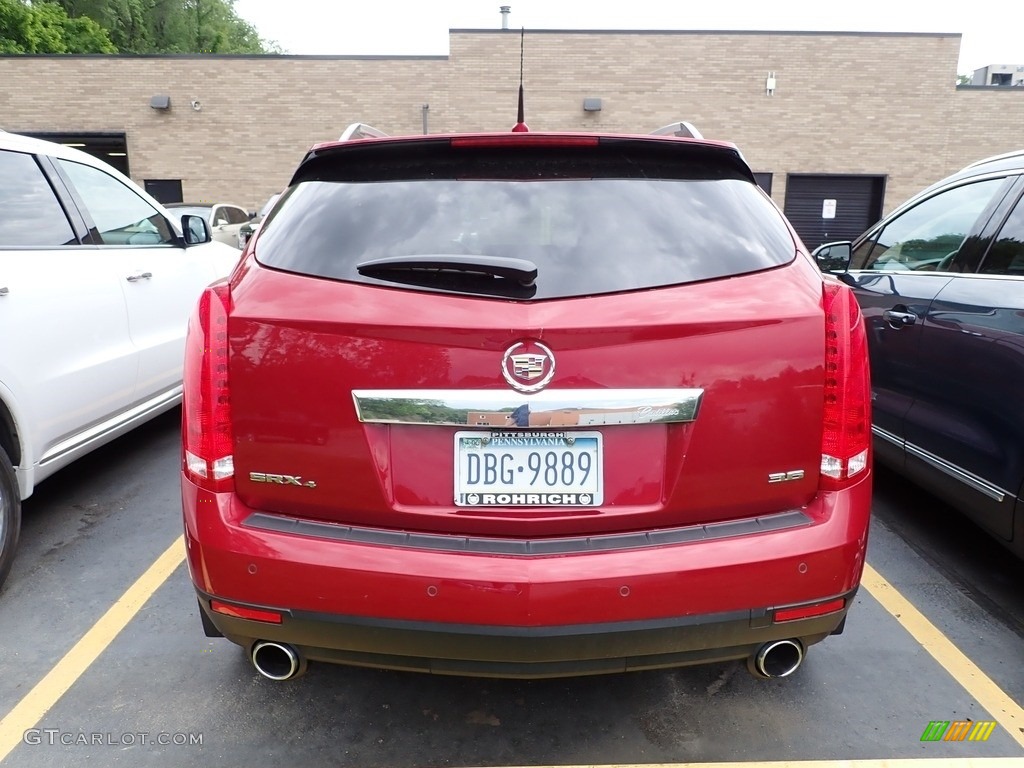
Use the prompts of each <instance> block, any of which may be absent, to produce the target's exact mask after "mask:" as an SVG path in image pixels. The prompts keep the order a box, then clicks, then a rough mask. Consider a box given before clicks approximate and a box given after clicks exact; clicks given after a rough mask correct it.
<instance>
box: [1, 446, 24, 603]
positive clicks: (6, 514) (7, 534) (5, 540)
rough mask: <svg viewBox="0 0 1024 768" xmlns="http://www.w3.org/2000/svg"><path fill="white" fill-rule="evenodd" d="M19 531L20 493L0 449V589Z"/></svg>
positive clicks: (9, 565) (5, 455)
mask: <svg viewBox="0 0 1024 768" xmlns="http://www.w3.org/2000/svg"><path fill="white" fill-rule="evenodd" d="M20 531H21V493H20V492H19V490H18V479H17V478H16V477H15V476H14V467H13V466H11V460H10V459H9V458H7V453H6V452H5V451H4V450H3V449H2V448H0V589H3V585H4V580H5V579H6V578H7V574H8V573H9V572H10V570H11V564H12V563H13V562H14V551H15V550H16V549H17V548H18V533H19V532H20Z"/></svg>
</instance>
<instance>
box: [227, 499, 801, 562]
mask: <svg viewBox="0 0 1024 768" xmlns="http://www.w3.org/2000/svg"><path fill="white" fill-rule="evenodd" d="M812 523H813V520H811V518H810V516H808V515H807V514H806V513H804V512H801V511H800V510H796V509H794V510H789V511H787V512H778V513H776V514H772V515H763V516H762V517H752V518H747V519H743V520H725V521H722V522H720V523H707V524H706V525H688V526H685V527H683V528H669V529H665V530H658V531H646V532H640V533H609V534H601V535H594V536H572V537H566V538H559V539H499V538H494V539H490V538H485V537H482V536H453V535H451V534H438V533H408V532H406V531H388V530H382V529H378V528H359V527H356V526H352V525H343V524H339V523H323V522H319V521H316V520H297V519H296V518H294V517H286V516H284V515H277V514H269V513H267V512H253V513H252V514H251V515H249V517H247V518H246V519H245V520H244V521H243V522H242V525H243V526H245V527H246V528H255V529H258V530H261V531H273V532H276V533H291V534H295V535H298V536H311V537H314V538H319V539H331V540H333V541H345V542H349V543H352V544H377V545H380V546H385V547H407V548H410V549H430V550H434V551H438V552H471V553H474V554H482V555H523V556H534V557H537V556H543V555H568V554H573V553H578V552H613V551H617V550H623V549H638V548H641V547H660V546H665V545H669V544H685V543H687V542H690V541H709V540H711V539H727V538H731V537H733V536H748V535H750V534H753V533H767V532H769V531H781V530H785V529H789V528H803V527H805V526H808V525H811V524H812Z"/></svg>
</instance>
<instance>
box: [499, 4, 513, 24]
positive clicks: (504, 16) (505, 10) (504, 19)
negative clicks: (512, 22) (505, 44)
mask: <svg viewBox="0 0 1024 768" xmlns="http://www.w3.org/2000/svg"><path fill="white" fill-rule="evenodd" d="M510 13H512V6H511V5H503V6H501V28H502V29H508V15H509V14H510Z"/></svg>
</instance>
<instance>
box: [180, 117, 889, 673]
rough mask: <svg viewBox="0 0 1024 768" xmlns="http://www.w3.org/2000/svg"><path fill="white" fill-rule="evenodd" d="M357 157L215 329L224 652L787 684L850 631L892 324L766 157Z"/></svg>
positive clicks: (435, 140) (568, 143)
mask: <svg viewBox="0 0 1024 768" xmlns="http://www.w3.org/2000/svg"><path fill="white" fill-rule="evenodd" d="M349 135H354V136H366V138H354V139H348V138H346V139H345V140H340V141H337V142H332V143H325V144H320V145H317V146H315V147H313V148H312V149H311V150H310V151H309V152H308V153H307V155H306V156H305V158H304V159H303V160H302V163H301V164H300V165H299V167H298V169H297V170H296V172H295V175H294V177H293V178H292V180H291V183H290V184H289V186H288V188H287V190H286V191H285V192H284V193H283V195H282V196H281V199H280V200H279V201H278V204H277V205H276V206H275V208H274V210H273V212H272V213H271V214H270V215H269V216H268V217H267V219H265V220H264V222H263V223H262V225H261V227H260V229H259V231H258V233H257V234H256V236H255V237H254V238H253V240H252V241H251V242H250V243H249V244H248V245H247V247H246V249H245V251H244V253H243V256H242V259H241V261H240V263H239V265H238V266H237V268H236V269H235V271H234V273H233V275H232V276H231V277H230V279H229V280H228V281H226V282H222V283H220V284H217V285H214V286H213V287H211V288H209V289H208V290H207V291H206V293H205V294H204V295H203V296H202V298H201V300H200V301H199V303H198V305H197V307H196V309H195V311H194V313H193V315H192V318H191V321H190V325H189V335H188V347H187V352H186V361H185V381H184V403H183V418H184V423H183V460H182V492H183V493H182V495H183V506H184V524H185V531H186V541H187V545H188V563H189V568H190V572H191V576H192V579H193V582H194V584H195V587H196V590H197V593H198V597H199V603H200V606H201V616H202V619H203V626H204V629H205V630H206V633H207V635H209V636H224V637H226V638H228V639H229V640H231V641H233V642H235V643H237V644H239V645H241V646H243V648H244V649H245V651H246V653H247V654H248V656H249V658H250V659H251V661H252V663H253V664H254V665H255V667H256V668H257V669H258V670H259V672H260V673H261V674H263V675H264V676H266V677H268V678H272V679H276V680H284V679H287V678H290V677H293V676H295V675H297V674H300V673H301V672H303V671H304V670H305V669H306V665H307V662H308V661H309V660H315V661H325V662H335V663H343V664H354V665H363V666H373V667H383V668H391V669H406V670H418V671H426V672H434V673H447V674H465V675H482V676H498V677H550V676H561V675H579V674H595V673H604V672H621V671H626V670H635V669H649V668H656V667H671V666H680V665H686V664H695V663H708V662H717V663H721V662H725V661H728V660H745V661H746V663H747V666H748V667H749V668H750V670H751V671H752V672H754V673H755V674H757V675H760V676H765V677H782V676H786V675H789V674H790V673H792V672H793V671H794V670H796V669H797V668H798V667H799V666H800V664H801V662H802V661H803V659H804V656H805V653H806V650H807V648H808V646H810V645H812V644H813V643H816V642H819V641H821V640H823V639H825V638H826V637H828V636H829V635H830V634H836V633H838V632H840V631H841V630H842V627H843V624H844V622H845V618H846V613H847V610H848V609H849V607H850V604H851V600H852V597H853V595H854V593H855V591H856V589H857V586H858V584H859V581H860V576H861V570H862V568H863V565H864V553H865V547H866V544H867V533H868V520H869V510H870V503H871V430H870V397H869V391H870V390H869V380H868V379H869V377H868V363H867V355H866V343H865V333H864V323H863V321H862V318H861V314H860V311H859V309H858V305H857V302H856V301H855V299H854V297H853V294H852V293H851V291H850V289H849V288H848V287H846V286H845V285H844V284H842V283H841V282H839V281H838V280H836V279H834V278H832V277H830V276H826V275H822V274H821V272H820V271H819V270H818V268H817V267H816V265H815V264H814V262H813V261H812V260H811V259H810V257H809V256H808V255H807V253H806V251H805V248H804V246H803V245H802V244H801V242H800V240H799V238H798V237H797V236H796V235H795V234H794V232H793V230H792V228H791V227H790V226H789V224H788V223H787V221H786V220H785V218H784V217H783V215H782V214H781V213H780V212H779V210H778V208H777V207H776V206H775V205H774V204H773V203H772V202H771V200H770V199H769V198H768V197H767V196H766V195H765V194H764V193H763V192H762V191H761V190H760V189H759V188H758V187H757V185H756V184H755V181H754V177H753V174H752V173H751V170H750V168H749V167H748V165H747V164H746V162H745V161H744V159H743V157H742V155H741V153H740V152H739V151H738V150H737V148H736V147H735V146H733V145H731V144H727V143H723V142H716V141H708V140H704V139H701V138H699V137H698V138H693V137H679V136H676V135H648V136H641V135H603V134H602V135H595V134H582V133H580V134H577V133H562V134H559V133H531V132H521V131H520V132H517V131H513V132H509V133H496V134H464V135H426V136H407V137H385V136H383V135H379V134H377V133H376V132H374V131H369V130H367V131H363V132H355V133H350V134H349ZM698 136H699V135H698Z"/></svg>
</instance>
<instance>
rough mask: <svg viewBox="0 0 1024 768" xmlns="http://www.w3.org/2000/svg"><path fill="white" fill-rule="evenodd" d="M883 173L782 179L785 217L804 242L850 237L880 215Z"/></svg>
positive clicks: (815, 243)
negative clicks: (784, 194) (783, 183)
mask: <svg viewBox="0 0 1024 768" xmlns="http://www.w3.org/2000/svg"><path fill="white" fill-rule="evenodd" d="M884 193H885V177H884V176H866V175H865V176H831V175H821V176H812V175H804V174H790V175H789V176H788V177H787V180H786V204H785V212H786V216H787V217H788V218H789V220H790V221H791V222H793V228H794V229H796V231H797V233H798V234H799V235H800V237H801V239H802V240H803V241H804V245H806V246H807V247H808V248H816V247H818V246H819V245H821V244H822V243H828V242H832V241H835V240H853V239H854V238H855V237H857V236H858V235H860V234H861V233H862V232H864V230H866V229H867V228H868V227H870V226H871V225H872V224H874V223H875V222H876V221H878V220H879V219H880V218H882V199H883V195H884Z"/></svg>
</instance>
